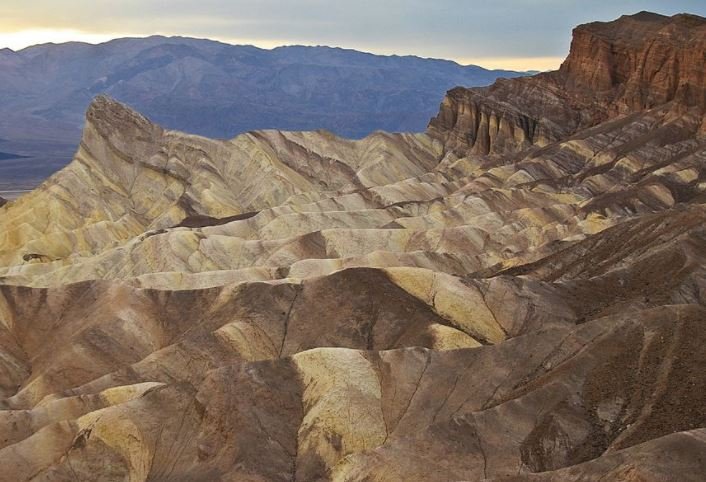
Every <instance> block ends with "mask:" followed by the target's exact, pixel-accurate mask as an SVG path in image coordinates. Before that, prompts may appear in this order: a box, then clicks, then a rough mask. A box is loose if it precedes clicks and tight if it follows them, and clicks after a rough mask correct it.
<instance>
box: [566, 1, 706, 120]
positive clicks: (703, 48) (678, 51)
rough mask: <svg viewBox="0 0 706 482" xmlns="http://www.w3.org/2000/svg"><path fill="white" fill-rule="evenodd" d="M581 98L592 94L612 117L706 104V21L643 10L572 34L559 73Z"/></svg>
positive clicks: (586, 26)
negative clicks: (677, 105)
mask: <svg viewBox="0 0 706 482" xmlns="http://www.w3.org/2000/svg"><path fill="white" fill-rule="evenodd" d="M559 74H560V76H562V77H563V82H564V85H565V86H566V88H567V90H569V91H576V94H578V95H594V96H596V97H597V99H598V100H599V101H600V102H602V103H604V104H606V107H607V109H608V111H609V112H610V113H611V114H612V115H615V114H626V113H630V112H635V111H638V110H642V109H649V108H652V107H656V106H658V105H661V104H664V103H667V102H670V101H672V100H676V101H678V102H680V103H682V104H684V105H687V106H698V107H700V108H704V107H705V106H706V19H704V18H702V17H698V16H695V15H675V16H674V17H664V16H662V15H657V14H653V13H647V12H642V13H639V14H637V15H633V16H625V17H621V18H620V19H618V20H615V21H613V22H608V23H602V22H596V23H590V24H586V25H581V26H579V27H577V28H576V29H575V30H574V36H573V42H572V45H571V52H570V53H569V56H568V58H567V59H566V61H565V62H564V64H563V65H562V66H561V69H560V71H559Z"/></svg>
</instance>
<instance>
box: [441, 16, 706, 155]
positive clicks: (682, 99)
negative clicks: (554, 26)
mask: <svg viewBox="0 0 706 482" xmlns="http://www.w3.org/2000/svg"><path fill="white" fill-rule="evenodd" d="M672 101H674V102H675V107H677V108H679V109H682V110H684V109H692V110H696V111H697V112H700V113H703V112H704V109H706V19H704V18H702V17H698V16H695V15H676V16H674V17H665V16H662V15H657V14H651V13H646V12H643V13H639V14H636V15H632V16H624V17H621V18H619V19H618V20H615V21H613V22H607V23H603V22H595V23H590V24H586V25H581V26H579V27H577V28H576V29H575V30H574V36H573V41H572V45H571V51H570V53H569V56H568V57H567V59H566V61H565V62H564V63H563V64H562V66H561V68H560V69H559V70H558V71H555V72H549V73H545V74H540V75H537V76H535V77H531V78H522V79H511V80H508V79H502V80H499V81H497V82H496V83H495V84H493V85H492V86H490V87H487V88H482V89H465V88H456V89H454V90H451V91H450V92H449V93H448V94H447V96H446V98H445V99H444V101H443V103H442V105H441V110H440V113H439V115H438V116H437V117H436V118H434V119H432V121H431V123H430V125H429V133H430V134H431V135H432V136H434V137H436V138H438V139H441V140H442V141H444V142H445V143H446V146H447V149H448V150H451V151H455V152H456V153H458V154H461V155H464V154H471V155H503V154H510V153H516V152H521V151H524V150H526V149H528V148H530V147H532V146H539V147H541V146H545V145H547V144H549V143H551V142H555V141H557V140H558V139H561V138H564V137H566V136H568V135H571V134H573V133H574V132H576V131H577V130H579V129H581V128H586V127H591V126H593V125H596V124H598V123H600V122H603V121H606V120H610V119H612V118H615V117H617V116H622V115H627V114H630V113H634V112H639V111H642V110H645V109H650V108H654V107H657V106H660V105H663V104H665V103H668V102H672Z"/></svg>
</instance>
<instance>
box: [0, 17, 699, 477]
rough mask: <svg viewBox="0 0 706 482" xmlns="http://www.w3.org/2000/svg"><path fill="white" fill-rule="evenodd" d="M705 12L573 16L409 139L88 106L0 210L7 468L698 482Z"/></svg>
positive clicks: (2, 444) (0, 426)
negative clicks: (547, 43)
mask: <svg viewBox="0 0 706 482" xmlns="http://www.w3.org/2000/svg"><path fill="white" fill-rule="evenodd" d="M704 25H706V20H704V19H701V18H699V17H694V16H687V15H678V16H675V17H662V16H658V15H653V14H646V13H641V14H638V15H635V16H631V17H623V18H621V19H619V20H616V21H615V22H610V23H601V24H588V25H584V26H580V27H578V28H577V29H576V30H575V34H574V42H573V44H572V49H571V53H570V55H569V58H568V59H567V61H566V62H565V63H564V65H563V66H562V68H561V69H560V70H559V71H557V72H553V73H546V74H541V75H538V76H536V77H533V78H527V79H513V80H506V81H500V82H498V83H496V84H494V85H493V86H491V87H488V88H483V89H462V88H458V89H454V90H452V91H450V92H449V94H448V95H447V97H446V99H445V100H444V101H443V103H442V106H441V108H440V113H439V115H438V116H437V117H436V118H435V119H434V120H433V121H432V122H431V124H430V127H429V130H428V132H427V133H426V134H417V135H410V134H386V133H376V134H373V135H371V136H369V137H367V138H365V139H363V140H358V141H350V140H345V139H341V138H338V137H336V136H334V135H332V134H330V133H327V132H324V131H319V132H279V131H264V132H253V133H249V134H245V135H241V136H239V137H236V138H235V139H232V140H226V141H224V140H211V139H206V138H203V137H199V136H194V135H188V134H183V133H180V132H175V131H170V130H166V129H164V128H162V127H160V126H158V125H156V124H154V123H153V122H151V121H150V120H148V119H147V118H145V117H143V116H142V115H140V114H138V113H136V112H134V111H132V110H130V109H128V108H127V107H125V106H123V105H121V104H119V103H117V102H115V101H113V100H111V99H109V98H106V97H99V98H97V99H95V100H94V102H93V104H92V105H91V107H90V108H89V110H88V113H87V123H86V129H85V131H84V135H83V139H82V141H81V144H80V146H79V149H78V151H77V153H76V156H75V159H74V161H73V162H72V163H71V164H70V165H69V166H68V167H67V168H65V169H64V170H62V171H61V172H59V173H57V174H56V175H55V176H53V177H52V178H50V179H49V180H47V181H46V182H45V183H44V184H43V185H42V186H41V187H40V188H38V189H37V190H35V191H33V192H31V193H29V194H27V195H25V196H23V197H21V198H20V199H18V200H16V201H13V202H12V203H11V204H7V205H5V206H3V207H2V208H1V209H0V281H1V284H0V469H2V470H0V480H8V481H10V480H12V481H16V480H83V479H90V480H93V479H96V478H98V479H101V480H234V481H235V480H238V481H239V480H258V481H265V480H267V481H270V480H298V481H309V480H341V481H344V480H350V481H353V480H378V481H387V480H390V481H393V480H394V481H397V480H439V481H447V480H513V481H524V480H529V481H533V480H537V481H544V480H547V481H565V480H598V479H602V480H636V481H637V480H640V481H642V480H647V481H655V482H656V481H663V480H699V479H700V477H701V474H703V473H704V472H706V462H705V459H704V456H703V454H704V453H705V452H706V415H705V414H704V410H703V407H704V406H706V372H705V371H704V370H703V367H704V366H705V365H706V348H705V347H706V329H704V322H705V320H706V306H705V304H706V269H705V268H704V266H706V228H704V226H706V207H704V204H703V203H704V199H706V196H705V191H706V183H705V182H704V178H705V177H706V172H705V169H706V167H705V166H706V135H705V130H704V125H705V124H706V123H705V122H704V111H705V110H706V103H705V102H704V97H703V87H704V84H703V79H704V75H703V69H704V63H703V62H699V58H703V55H704V48H703V45H704ZM650 45H654V46H655V47H653V48H650V47H649V46H650ZM699 49H700V50H699ZM699 55H701V57H699ZM660 65H662V67H659V66H660ZM699 79H701V81H699Z"/></svg>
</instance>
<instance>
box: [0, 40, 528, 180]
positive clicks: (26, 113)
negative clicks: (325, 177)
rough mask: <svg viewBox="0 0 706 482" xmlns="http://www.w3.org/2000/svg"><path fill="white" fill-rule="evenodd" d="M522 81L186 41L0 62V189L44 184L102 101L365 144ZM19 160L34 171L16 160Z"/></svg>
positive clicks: (162, 116) (68, 49)
mask: <svg viewBox="0 0 706 482" xmlns="http://www.w3.org/2000/svg"><path fill="white" fill-rule="evenodd" d="M520 75H524V73H518V72H512V71H500V70H486V69H483V68H481V67H477V66H461V65H459V64H457V63H455V62H450V61H446V60H435V59H423V58H419V57H411V56H407V57H399V56H379V55H373V54H368V53H363V52H358V51H355V50H345V49H340V48H330V47H302V46H291V47H280V48H276V49H273V50H263V49H260V48H256V47H252V46H234V45H228V44H224V43H221V42H215V41H211V40H201V39H193V38H183V37H171V38H166V37H160V36H155V37H149V38H140V39H136V38H124V39H117V40H113V41H110V42H107V43H104V44H100V45H90V44H85V43H65V44H45V45H38V46H34V47H29V48H26V49H24V50H21V51H18V52H14V51H12V50H9V49H4V50H0V137H1V138H4V139H5V141H4V142H3V144H2V146H1V147H2V149H1V150H2V152H4V153H5V154H4V155H3V156H2V157H4V158H5V159H4V160H3V159H0V180H4V181H7V180H19V181H22V180H25V181H28V182H32V181H33V180H35V179H41V178H44V177H46V176H47V175H48V174H50V173H51V172H53V171H55V170H56V169H58V168H60V167H62V166H63V165H64V164H65V163H66V162H68V160H69V159H70V158H71V155H72V154H73V152H74V150H75V147H76V143H77V142H78V140H79V138H80V133H81V127H82V126H83V119H84V112H85V110H86V107H87V106H88V104H89V103H90V101H91V99H93V98H94V97H95V96H96V95H97V94H101V93H106V94H109V95H110V96H111V97H113V98H115V99H117V100H120V101H122V102H124V103H126V104H128V105H130V106H132V107H135V108H136V109H138V110H139V111H141V112H143V113H145V114H146V115H147V116H148V117H150V118H151V119H153V120H154V121H156V122H159V123H160V124H162V125H164V126H166V127H168V128H171V129H177V130H183V131H188V132H193V133H196V134H201V135H205V136H209V137H218V138H230V137H234V136H235V135H237V134H239V133H242V132H245V131H249V130H255V129H282V130H317V129H327V130H330V131H332V132H334V133H336V134H339V135H343V136H347V137H354V138H360V137H363V136H365V135H367V134H369V133H371V132H373V131H375V130H386V131H406V132H419V131H423V130H424V128H425V127H426V125H427V122H428V121H429V119H430V118H431V117H432V116H433V115H434V114H435V113H436V112H437V110H438V106H439V102H440V101H441V99H442V97H443V95H444V93H445V92H446V91H447V90H448V89H450V88H452V87H455V86H482V85H488V84H491V83H492V82H493V81H495V79H496V78H498V77H517V76H520ZM12 154H21V155H24V156H27V157H30V158H31V159H18V158H17V156H13V155H12Z"/></svg>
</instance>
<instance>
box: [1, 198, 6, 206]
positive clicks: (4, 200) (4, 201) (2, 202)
mask: <svg viewBox="0 0 706 482" xmlns="http://www.w3.org/2000/svg"><path fill="white" fill-rule="evenodd" d="M5 204H7V200H6V199H4V198H1V197H0V206H4V205H5Z"/></svg>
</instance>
